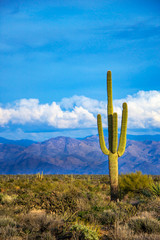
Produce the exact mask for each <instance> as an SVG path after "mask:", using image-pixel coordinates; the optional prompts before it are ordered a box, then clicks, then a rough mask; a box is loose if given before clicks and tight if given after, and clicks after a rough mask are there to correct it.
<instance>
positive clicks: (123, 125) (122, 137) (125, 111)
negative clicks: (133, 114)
mask: <svg viewBox="0 0 160 240" xmlns="http://www.w3.org/2000/svg"><path fill="white" fill-rule="evenodd" d="M127 118H128V107H127V103H123V112H122V123H121V135H120V140H119V147H118V156H119V157H120V156H122V155H123V153H124V152H125V147H126V133H127Z"/></svg>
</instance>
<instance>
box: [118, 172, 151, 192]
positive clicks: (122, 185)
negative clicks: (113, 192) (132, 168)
mask: <svg viewBox="0 0 160 240" xmlns="http://www.w3.org/2000/svg"><path fill="white" fill-rule="evenodd" d="M152 184H153V179H152V177H150V176H148V175H142V173H141V172H140V171H137V172H136V173H129V174H125V175H124V174H122V175H121V176H120V177H119V189H120V193H121V194H122V196H123V195H125V194H127V193H129V192H132V193H142V191H144V189H149V188H150V187H151V186H152Z"/></svg>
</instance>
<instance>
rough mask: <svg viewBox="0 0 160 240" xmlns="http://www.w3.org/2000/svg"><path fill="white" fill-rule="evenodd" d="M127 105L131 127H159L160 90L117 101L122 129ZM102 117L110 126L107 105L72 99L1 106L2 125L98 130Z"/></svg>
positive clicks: (115, 108) (116, 108) (116, 110)
mask: <svg viewBox="0 0 160 240" xmlns="http://www.w3.org/2000/svg"><path fill="white" fill-rule="evenodd" d="M123 102H127V103H128V109H129V113H128V128H129V129H134V128H136V129H152V128H160V91H146V92H145V91H139V92H138V93H136V94H134V95H128V96H127V97H126V98H125V99H119V100H114V111H115V112H117V113H118V118H119V127H120V126H121V123H120V122H121V114H122V103H123ZM98 113H100V114H101V115H102V120H103V126H104V127H107V102H106V101H98V100H95V99H91V98H87V97H85V96H73V97H71V98H63V99H62V100H61V102H52V103H51V104H48V103H46V104H41V103H40V102H39V100H38V99H20V100H18V101H16V102H14V103H12V104H7V105H6V106H1V107H0V126H1V127H2V128H6V127H8V126H11V125H20V126H24V125H27V124H30V125H32V124H33V125H36V124H37V125H46V126H48V127H51V128H53V129H68V128H69V129H84V128H86V129H87V128H96V127H97V120H96V116H97V114H98Z"/></svg>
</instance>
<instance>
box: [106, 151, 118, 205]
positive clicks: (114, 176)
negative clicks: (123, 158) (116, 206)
mask: <svg viewBox="0 0 160 240" xmlns="http://www.w3.org/2000/svg"><path fill="white" fill-rule="evenodd" d="M108 160H109V178H110V191H111V200H113V201H117V199H118V154H117V153H111V152H110V153H109V155H108Z"/></svg>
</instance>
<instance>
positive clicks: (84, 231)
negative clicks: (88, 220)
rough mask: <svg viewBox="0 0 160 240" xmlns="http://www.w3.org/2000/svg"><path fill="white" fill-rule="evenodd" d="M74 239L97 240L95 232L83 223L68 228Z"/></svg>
mask: <svg viewBox="0 0 160 240" xmlns="http://www.w3.org/2000/svg"><path fill="white" fill-rule="evenodd" d="M70 230H71V232H72V234H73V237H74V239H79V240H99V237H98V233H97V230H96V229H94V228H93V227H91V226H86V225H84V224H83V223H76V224H74V225H72V227H71V228H70Z"/></svg>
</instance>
